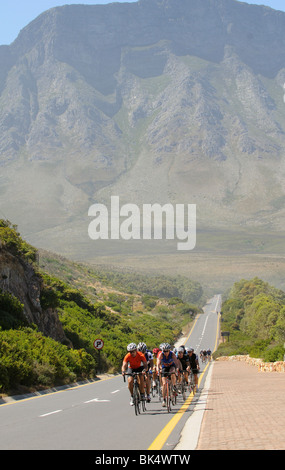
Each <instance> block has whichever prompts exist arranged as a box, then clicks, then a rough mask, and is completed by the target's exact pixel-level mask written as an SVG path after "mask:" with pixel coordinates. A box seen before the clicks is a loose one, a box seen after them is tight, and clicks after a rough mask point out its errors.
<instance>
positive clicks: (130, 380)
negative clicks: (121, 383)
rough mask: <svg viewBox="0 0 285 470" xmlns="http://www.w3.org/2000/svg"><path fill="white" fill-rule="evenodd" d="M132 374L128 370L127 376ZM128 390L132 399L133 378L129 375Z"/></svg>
mask: <svg viewBox="0 0 285 470" xmlns="http://www.w3.org/2000/svg"><path fill="white" fill-rule="evenodd" d="M132 372H133V371H132V369H130V368H129V369H128V370H127V374H131V373H132ZM128 389H129V391H130V394H131V397H132V396H133V392H134V378H133V377H132V376H131V375H129V376H128Z"/></svg>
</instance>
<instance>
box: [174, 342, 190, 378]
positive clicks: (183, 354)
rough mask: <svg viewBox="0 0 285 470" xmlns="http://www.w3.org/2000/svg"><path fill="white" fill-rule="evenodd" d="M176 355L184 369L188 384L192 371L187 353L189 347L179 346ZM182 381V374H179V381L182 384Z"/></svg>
mask: <svg viewBox="0 0 285 470" xmlns="http://www.w3.org/2000/svg"><path fill="white" fill-rule="evenodd" d="M176 357H177V359H178V361H179V362H180V364H181V367H180V369H182V372H184V377H185V381H186V384H187V385H188V375H189V372H190V362H189V357H188V354H187V348H185V349H184V347H182V346H179V348H178V349H177V354H176ZM181 382H182V374H180V373H179V374H178V383H179V384H180V383H181Z"/></svg>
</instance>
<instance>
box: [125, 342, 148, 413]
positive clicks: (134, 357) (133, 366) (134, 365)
mask: <svg viewBox="0 0 285 470" xmlns="http://www.w3.org/2000/svg"><path fill="white" fill-rule="evenodd" d="M127 351H128V354H126V355H125V357H124V359H123V364H122V375H123V376H124V375H125V373H126V372H127V373H128V374H131V373H132V372H143V371H146V370H147V362H146V358H145V355H144V354H143V353H142V352H140V351H138V350H137V346H136V344H135V343H130V344H129V345H128V346H127ZM138 383H139V387H140V392H141V398H142V400H144V399H145V396H144V379H143V376H142V375H139V376H138ZM133 386H134V378H133V377H132V376H131V375H129V376H128V388H129V391H130V394H131V401H130V405H131V406H132V405H133V404H134V403H133Z"/></svg>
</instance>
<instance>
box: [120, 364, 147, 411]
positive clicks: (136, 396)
mask: <svg viewBox="0 0 285 470" xmlns="http://www.w3.org/2000/svg"><path fill="white" fill-rule="evenodd" d="M126 375H129V376H131V377H133V378H134V385H133V402H134V409H135V414H136V415H139V414H140V412H141V409H142V411H146V405H145V400H141V393H140V387H139V382H138V375H144V374H143V373H142V372H132V373H131V374H127V373H125V374H124V382H125V381H126V378H125V376H126Z"/></svg>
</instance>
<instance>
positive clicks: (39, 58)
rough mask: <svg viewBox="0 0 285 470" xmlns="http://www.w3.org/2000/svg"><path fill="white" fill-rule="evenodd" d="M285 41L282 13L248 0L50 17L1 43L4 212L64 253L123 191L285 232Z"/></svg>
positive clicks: (73, 10) (193, 0)
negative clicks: (95, 209) (92, 214)
mask: <svg viewBox="0 0 285 470" xmlns="http://www.w3.org/2000/svg"><path fill="white" fill-rule="evenodd" d="M284 46H285V14H284V13H282V12H277V11H274V10H271V9H269V8H267V7H261V6H256V5H247V4H245V3H241V2H238V1H236V0H204V1H203V2H202V1H201V0H179V1H178V0H140V1H139V2H137V3H131V4H127V3H125V4H116V3H113V4H109V5H96V6H83V5H72V6H64V7H59V8H55V9H51V10H49V11H47V12H45V13H43V14H42V15H41V16H39V17H38V18H37V19H35V20H34V21H33V22H32V23H30V24H29V25H28V26H27V27H26V28H24V29H23V30H22V31H21V33H20V34H19V37H18V38H17V40H16V41H15V42H14V43H13V44H11V46H2V47H0V57H1V73H0V92H1V96H0V130H1V133H0V135H1V137H0V152H1V154H0V165H1V177H0V184H1V187H0V190H1V201H0V209H2V212H4V214H6V215H7V217H8V218H10V219H11V220H14V221H15V223H17V224H18V226H19V227H20V229H21V232H22V233H23V234H24V235H25V237H26V238H27V239H29V240H30V241H31V242H32V243H33V244H36V245H37V246H42V247H45V248H48V249H51V250H54V251H61V252H63V253H65V254H66V255H69V254H73V255H74V254H75V253H78V251H80V250H82V247H83V245H84V247H85V248H84V247H83V249H88V248H87V247H88V242H89V241H88V237H87V226H88V223H89V220H88V217H87V212H88V208H89V206H90V204H91V203H94V202H96V201H98V200H100V201H102V202H106V201H107V202H108V201H109V200H110V196H111V195H119V196H120V197H121V200H122V202H135V203H137V204H142V203H147V202H151V203H154V202H159V203H161V204H162V203H166V202H171V203H176V202H180V203H181V202H184V203H185V204H186V203H196V204H197V211H198V222H199V225H200V227H206V228H207V227H222V228H225V227H227V228H228V227H229V226H231V227H233V226H237V227H245V228H250V227H251V228H252V227H253V228H255V227H263V228H264V227H270V229H273V230H284V229H285V219H284V209H283V205H284V204H283V203H284V200H285V187H284V175H285V160H284V151H285V138H284V137H285V135H284V133H285V114H284V109H285V108H284V101H283V83H284V82H285V68H284V66H285V47H284ZM35 201H36V204H35ZM67 242H68V245H69V248H68V250H67V249H66V245H67ZM80 247H81V248H80Z"/></svg>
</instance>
